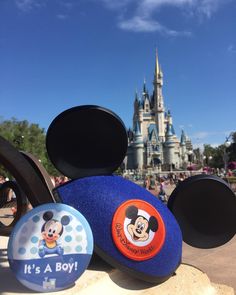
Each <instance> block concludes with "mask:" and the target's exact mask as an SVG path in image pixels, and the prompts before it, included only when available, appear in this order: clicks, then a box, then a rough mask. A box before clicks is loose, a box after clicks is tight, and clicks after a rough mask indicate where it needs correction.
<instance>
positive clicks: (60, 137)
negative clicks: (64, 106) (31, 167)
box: [46, 105, 128, 179]
mask: <svg viewBox="0 0 236 295" xmlns="http://www.w3.org/2000/svg"><path fill="white" fill-rule="evenodd" d="M127 145H128V140H127V133H126V128H125V126H124V123H123V122H122V120H121V119H120V118H119V117H118V116H117V115H116V114H115V113H113V112H111V111H110V110H108V109H105V108H102V107H99V106H94V105H85V106H78V107H73V108H71V109H68V110H66V111H64V112H62V113H61V114H59V115H58V116H57V117H56V118H55V119H54V120H53V121H52V123H51V125H50V126H49V129H48V131H47V137H46V147H47V151H48V154H49V157H50V159H51V161H52V163H53V164H54V165H55V167H56V168H57V169H58V170H59V171H60V172H61V173H63V174H64V175H66V176H68V177H69V178H71V179H76V178H81V177H86V176H93V175H109V174H111V173H112V172H113V171H115V170H116V169H117V168H118V167H119V166H120V165H121V163H122V161H123V159H124V157H125V154H126V151H127Z"/></svg>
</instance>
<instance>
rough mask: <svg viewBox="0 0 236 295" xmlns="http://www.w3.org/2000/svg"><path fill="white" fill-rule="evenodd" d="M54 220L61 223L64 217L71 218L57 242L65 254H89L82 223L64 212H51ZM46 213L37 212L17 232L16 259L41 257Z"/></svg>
mask: <svg viewBox="0 0 236 295" xmlns="http://www.w3.org/2000/svg"><path fill="white" fill-rule="evenodd" d="M50 211H52V213H53V216H54V217H53V218H55V219H56V220H58V221H60V220H61V219H62V217H63V216H69V218H70V223H69V224H68V225H66V226H64V231H63V233H62V236H61V237H60V238H59V239H58V240H57V241H56V242H57V243H58V245H60V247H62V248H63V249H64V254H73V253H87V252H88V241H87V236H86V232H85V229H84V227H83V225H82V223H81V222H80V221H79V220H78V219H76V218H75V216H72V215H71V214H68V212H66V211H64V210H56V209H53V210H50ZM44 213H45V211H43V212H37V213H36V214H35V215H33V216H31V217H30V218H28V220H26V222H25V223H24V224H22V226H21V229H20V230H19V231H18V232H17V234H16V237H15V241H17V242H16V243H15V246H14V248H13V258H14V259H35V258H36V259H37V258H40V256H39V242H40V240H43V237H42V233H41V229H42V226H43V225H44V223H45V220H44V219H43V215H44Z"/></svg>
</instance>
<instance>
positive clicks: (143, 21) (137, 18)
mask: <svg viewBox="0 0 236 295" xmlns="http://www.w3.org/2000/svg"><path fill="white" fill-rule="evenodd" d="M100 1H101V2H102V3H103V4H104V5H105V6H106V7H107V8H108V9H113V10H114V9H116V10H120V9H121V8H122V14H123V15H122V19H121V20H120V21H119V22H118V26H119V28H121V29H123V30H127V31H133V32H160V33H162V34H166V35H169V36H191V32H189V31H188V30H186V31H176V30H174V29H169V28H167V27H166V26H165V25H163V24H161V23H160V22H159V21H158V20H157V19H156V16H155V14H156V13H157V12H159V11H160V10H161V9H162V7H164V6H166V7H167V6H172V7H176V8H177V9H181V10H183V11H185V12H186V11H187V15H191V16H197V17H199V16H200V17H201V18H202V17H205V18H210V17H211V16H212V14H213V13H215V12H216V11H217V10H218V9H219V8H220V6H222V5H223V4H227V3H228V2H230V1H233V0H120V1H117V0H100ZM124 7H125V8H126V11H128V12H129V15H130V12H131V16H130V17H126V18H125V17H124ZM129 8H130V9H129ZM131 9H132V11H131Z"/></svg>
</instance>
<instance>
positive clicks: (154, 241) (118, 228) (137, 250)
mask: <svg viewBox="0 0 236 295" xmlns="http://www.w3.org/2000/svg"><path fill="white" fill-rule="evenodd" d="M112 237H113V241H114V243H115V245H116V247H117V248H118V249H119V251H120V252H121V253H122V254H123V255H124V256H126V257H127V258H129V259H131V260H136V261H143V260H147V259H150V258H152V257H154V256H155V255H157V254H158V253H159V251H160V250H161V248H162V246H163V244H164V241H165V225H164V222H163V220H162V217H161V215H160V214H159V212H158V211H157V210H156V209H155V208H154V207H153V206H152V205H151V204H149V203H148V202H145V201H143V200H138V199H134V200H128V201H126V202H124V203H122V204H121V205H120V206H119V207H118V209H117V210H116V212H115V214H114V216H113V220H112Z"/></svg>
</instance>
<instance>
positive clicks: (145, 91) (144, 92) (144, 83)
mask: <svg viewBox="0 0 236 295" xmlns="http://www.w3.org/2000/svg"><path fill="white" fill-rule="evenodd" d="M146 93H147V90H146V79H145V78H144V79H143V94H146Z"/></svg>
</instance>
